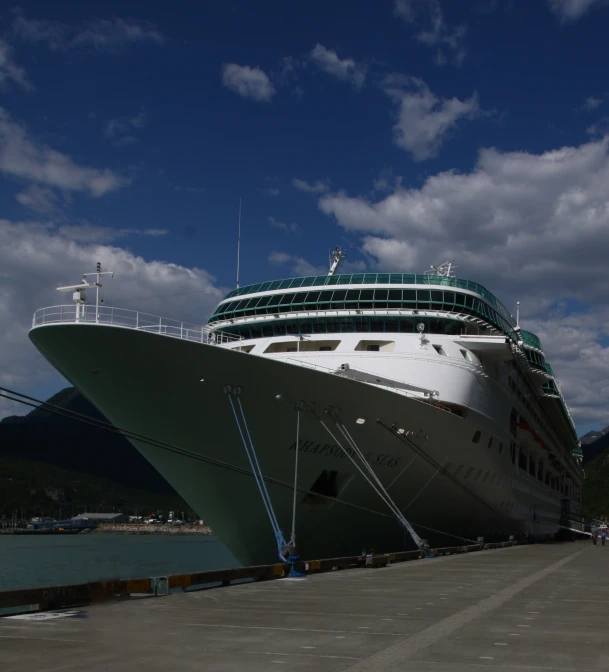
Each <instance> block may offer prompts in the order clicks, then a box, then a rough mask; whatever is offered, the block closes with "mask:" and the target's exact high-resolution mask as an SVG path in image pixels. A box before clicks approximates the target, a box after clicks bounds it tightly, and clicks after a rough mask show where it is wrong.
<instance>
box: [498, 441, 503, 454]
mask: <svg viewBox="0 0 609 672" xmlns="http://www.w3.org/2000/svg"><path fill="white" fill-rule="evenodd" d="M499 452H500V453H502V452H503V444H502V443H500V444H499Z"/></svg>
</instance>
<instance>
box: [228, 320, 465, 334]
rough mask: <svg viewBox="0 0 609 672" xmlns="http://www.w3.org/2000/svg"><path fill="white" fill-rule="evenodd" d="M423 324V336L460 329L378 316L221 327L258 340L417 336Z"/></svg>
mask: <svg viewBox="0 0 609 672" xmlns="http://www.w3.org/2000/svg"><path fill="white" fill-rule="evenodd" d="M419 322H423V323H424V324H425V333H427V334H451V335H459V334H460V333H461V332H462V331H463V328H464V325H463V323H462V322H459V321H458V320H451V319H440V318H429V317H417V319H416V320H415V319H413V318H409V317H405V318H397V319H396V318H394V317H391V318H388V317H378V316H369V317H368V316H361V315H359V316H356V317H349V318H344V317H341V318H313V317H310V318H300V319H296V320H290V319H287V320H273V321H272V322H266V323H264V324H251V325H250V324H234V325H228V326H226V327H223V328H222V332H223V333H229V334H233V335H235V336H241V337H242V338H246V339H249V338H260V337H261V335H262V336H285V335H290V334H292V335H298V334H326V333H353V332H364V333H383V332H387V333H403V334H414V333H418V331H417V328H416V325H417V324H418V323H419Z"/></svg>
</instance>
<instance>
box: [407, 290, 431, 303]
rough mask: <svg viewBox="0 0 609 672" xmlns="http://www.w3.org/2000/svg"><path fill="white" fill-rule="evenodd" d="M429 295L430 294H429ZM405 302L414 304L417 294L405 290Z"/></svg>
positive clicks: (413, 291)
mask: <svg viewBox="0 0 609 672" xmlns="http://www.w3.org/2000/svg"><path fill="white" fill-rule="evenodd" d="M427 294H429V292H427ZM403 300H404V301H408V302H410V303H411V302H413V301H416V300H417V293H416V291H415V290H414V289H405V290H404V299H403Z"/></svg>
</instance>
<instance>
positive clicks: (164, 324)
mask: <svg viewBox="0 0 609 672" xmlns="http://www.w3.org/2000/svg"><path fill="white" fill-rule="evenodd" d="M46 324H101V325H106V326H114V327H123V328H126V329H135V330H137V331H147V332H150V333H153V334H160V335H162V336H170V337H171V338H181V339H183V340H185V341H194V342H196V343H207V344H211V345H224V344H227V343H234V342H235V341H240V340H242V338H240V337H239V336H234V335H232V334H227V333H225V332H222V331H213V330H212V329H211V328H210V327H208V326H206V325H197V324H190V323H188V322H180V321H178V320H172V319H170V318H167V317H160V316H159V315H150V314H149V313H141V312H139V311H136V310H129V309H127V308H115V307H112V306H95V305H88V304H85V305H79V306H77V305H74V304H72V305H67V306H49V307H47V308H40V309H39V310H37V311H36V312H35V313H34V317H33V320H32V328H34V327H41V326H44V325H46Z"/></svg>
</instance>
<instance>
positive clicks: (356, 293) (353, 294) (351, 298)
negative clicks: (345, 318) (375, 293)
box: [347, 289, 360, 301]
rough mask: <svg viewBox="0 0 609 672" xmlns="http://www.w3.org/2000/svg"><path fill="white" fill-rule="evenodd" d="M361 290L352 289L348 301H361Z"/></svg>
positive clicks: (348, 293)
mask: <svg viewBox="0 0 609 672" xmlns="http://www.w3.org/2000/svg"><path fill="white" fill-rule="evenodd" d="M359 293H360V290H359V289H350V290H348V292H347V301H357V300H358V299H359Z"/></svg>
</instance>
